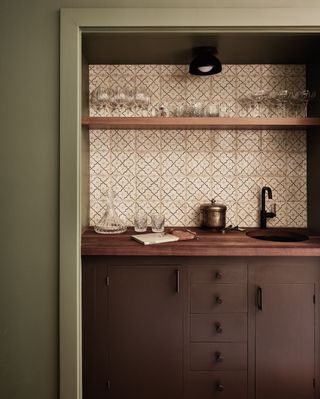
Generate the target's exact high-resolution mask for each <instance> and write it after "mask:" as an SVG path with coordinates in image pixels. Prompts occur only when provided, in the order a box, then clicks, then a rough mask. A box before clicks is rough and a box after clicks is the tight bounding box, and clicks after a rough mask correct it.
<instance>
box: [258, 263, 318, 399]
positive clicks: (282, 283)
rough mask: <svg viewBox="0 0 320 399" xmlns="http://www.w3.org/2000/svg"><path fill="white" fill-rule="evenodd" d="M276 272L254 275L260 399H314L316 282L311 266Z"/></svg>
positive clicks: (284, 268)
mask: <svg viewBox="0 0 320 399" xmlns="http://www.w3.org/2000/svg"><path fill="white" fill-rule="evenodd" d="M272 269H273V266H270V267H269V270H268V271H266V268H265V267H262V268H259V267H257V268H256V270H255V295H256V311H255V343H254V345H255V387H256V388H255V398H256V399H269V398H272V399H283V398H290V399H313V398H315V397H316V396H315V380H314V378H315V375H316V370H315V358H316V345H315V321H316V319H315V283H314V281H313V280H314V277H315V276H314V275H313V272H312V269H309V268H308V267H306V266H304V267H303V268H302V267H301V268H300V270H299V271H298V273H297V270H296V269H295V267H294V265H293V267H290V266H289V265H287V266H281V265H279V268H278V271H276V270H274V274H271V273H270V272H271V270H272ZM302 271H303V273H304V275H303V276H301V275H300V276H299V274H301V272H302ZM286 272H287V273H288V274H287V276H286ZM295 273H296V274H295Z"/></svg>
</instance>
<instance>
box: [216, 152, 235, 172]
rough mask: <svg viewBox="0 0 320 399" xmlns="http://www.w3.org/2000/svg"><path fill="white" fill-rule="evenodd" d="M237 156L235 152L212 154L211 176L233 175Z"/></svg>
mask: <svg viewBox="0 0 320 399" xmlns="http://www.w3.org/2000/svg"><path fill="white" fill-rule="evenodd" d="M236 165H237V156H236V153H235V152H218V151H214V152H213V153H212V174H213V175H222V176H226V175H235V174H236Z"/></svg>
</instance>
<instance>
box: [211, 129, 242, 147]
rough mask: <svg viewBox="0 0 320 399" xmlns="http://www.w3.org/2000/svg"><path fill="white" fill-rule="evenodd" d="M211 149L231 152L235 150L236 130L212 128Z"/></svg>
mask: <svg viewBox="0 0 320 399" xmlns="http://www.w3.org/2000/svg"><path fill="white" fill-rule="evenodd" d="M211 134H212V151H214V152H217V151H220V152H222V151H223V152H233V151H236V150H237V132H236V131H234V130H213V131H212V132H211Z"/></svg>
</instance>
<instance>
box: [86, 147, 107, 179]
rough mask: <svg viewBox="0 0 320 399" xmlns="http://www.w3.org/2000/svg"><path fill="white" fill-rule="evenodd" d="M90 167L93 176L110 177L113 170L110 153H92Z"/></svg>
mask: <svg viewBox="0 0 320 399" xmlns="http://www.w3.org/2000/svg"><path fill="white" fill-rule="evenodd" d="M89 167H90V174H92V175H103V174H107V175H108V174H109V173H110V169H111V153H110V151H90V159H89Z"/></svg>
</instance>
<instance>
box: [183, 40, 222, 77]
mask: <svg viewBox="0 0 320 399" xmlns="http://www.w3.org/2000/svg"><path fill="white" fill-rule="evenodd" d="M195 53H196V56H195V58H194V59H193V60H192V61H191V64H190V67H189V73H190V74H191V75H199V76H206V75H215V74H217V73H219V72H221V70H222V66H221V62H220V61H219V60H218V58H217V57H215V56H214V54H215V53H216V49H215V48H214V47H199V48H197V49H195Z"/></svg>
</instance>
